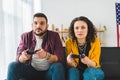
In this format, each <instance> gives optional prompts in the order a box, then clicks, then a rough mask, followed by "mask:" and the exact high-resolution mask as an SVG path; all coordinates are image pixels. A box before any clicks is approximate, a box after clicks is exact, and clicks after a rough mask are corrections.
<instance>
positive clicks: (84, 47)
mask: <svg viewBox="0 0 120 80" xmlns="http://www.w3.org/2000/svg"><path fill="white" fill-rule="evenodd" d="M86 47H87V42H86V43H84V45H79V44H78V49H79V52H80V53H81V54H85V51H86Z"/></svg>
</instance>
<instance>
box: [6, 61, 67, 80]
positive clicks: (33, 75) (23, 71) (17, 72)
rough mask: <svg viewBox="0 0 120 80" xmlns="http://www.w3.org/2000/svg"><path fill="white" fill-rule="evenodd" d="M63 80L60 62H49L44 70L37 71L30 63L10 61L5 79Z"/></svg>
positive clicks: (63, 73)
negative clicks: (48, 66)
mask: <svg viewBox="0 0 120 80" xmlns="http://www.w3.org/2000/svg"><path fill="white" fill-rule="evenodd" d="M22 79H23V80H65V72H64V67H63V65H62V64H61V63H59V62H56V63H53V64H51V66H50V68H49V69H48V70H46V71H37V70H35V69H34V68H33V67H32V66H31V65H28V64H22V63H19V62H12V63H10V64H9V66H8V74H7V80H22Z"/></svg>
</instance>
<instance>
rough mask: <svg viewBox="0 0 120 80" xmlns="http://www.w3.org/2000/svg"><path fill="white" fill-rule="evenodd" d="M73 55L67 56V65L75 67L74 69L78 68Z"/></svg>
mask: <svg viewBox="0 0 120 80" xmlns="http://www.w3.org/2000/svg"><path fill="white" fill-rule="evenodd" d="M72 54H73V53H70V54H69V55H68V56H67V63H68V64H69V65H70V66H73V67H77V63H76V62H75V60H74V58H72V57H71V55H72Z"/></svg>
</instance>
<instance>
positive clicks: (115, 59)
mask: <svg viewBox="0 0 120 80" xmlns="http://www.w3.org/2000/svg"><path fill="white" fill-rule="evenodd" d="M101 67H102V69H103V71H104V73H105V78H110V79H112V78H113V80H114V79H115V78H116V79H119V80H120V48H118V47H102V48H101Z"/></svg>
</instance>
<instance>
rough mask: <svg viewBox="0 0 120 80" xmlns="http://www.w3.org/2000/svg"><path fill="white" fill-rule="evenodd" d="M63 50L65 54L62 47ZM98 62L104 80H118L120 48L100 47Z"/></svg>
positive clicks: (119, 77)
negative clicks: (103, 74)
mask: <svg viewBox="0 0 120 80" xmlns="http://www.w3.org/2000/svg"><path fill="white" fill-rule="evenodd" d="M63 50H64V53H65V47H63ZM65 57H66V53H65ZM100 62H101V67H102V69H103V71H104V73H105V78H104V80H120V48H118V47H101V58H100ZM66 76H67V73H66Z"/></svg>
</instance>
